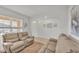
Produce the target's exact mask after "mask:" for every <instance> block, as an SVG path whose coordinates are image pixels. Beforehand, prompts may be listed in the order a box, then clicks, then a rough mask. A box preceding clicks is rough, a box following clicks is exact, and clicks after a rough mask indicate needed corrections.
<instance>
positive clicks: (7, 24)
mask: <svg viewBox="0 0 79 59" xmlns="http://www.w3.org/2000/svg"><path fill="white" fill-rule="evenodd" d="M0 27H10V21H9V20H2V19H0Z"/></svg>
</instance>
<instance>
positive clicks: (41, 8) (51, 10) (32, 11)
mask: <svg viewBox="0 0 79 59" xmlns="http://www.w3.org/2000/svg"><path fill="white" fill-rule="evenodd" d="M3 7H6V8H8V9H11V10H13V11H16V12H19V13H21V14H23V15H26V16H30V17H38V16H53V15H54V16H57V15H58V16H59V15H60V14H61V13H64V12H68V8H69V6H68V5H4V6H3Z"/></svg>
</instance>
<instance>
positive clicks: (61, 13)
mask: <svg viewBox="0 0 79 59" xmlns="http://www.w3.org/2000/svg"><path fill="white" fill-rule="evenodd" d="M55 9H56V10H55ZM51 13H52V16H51V17H49V16H48V17H49V18H51V20H50V21H51V22H52V23H53V22H57V24H58V27H57V28H54V29H51V30H48V31H45V30H44V28H43V26H42V25H41V24H40V25H39V24H38V23H37V24H36V27H34V25H33V24H32V25H31V27H32V35H34V36H40V37H47V38H48V37H54V38H57V37H58V36H59V35H60V34H61V33H66V34H68V31H69V23H68V22H69V18H68V9H66V8H62V7H61V8H55V7H54V10H52V11H51ZM48 15H49V14H48ZM42 17H43V16H40V17H36V18H34V19H32V21H35V20H36V21H42V20H44V18H42ZM38 19H39V20H38ZM48 20H49V19H48ZM32 21H31V22H32ZM44 22H45V20H44ZM40 29H41V31H40ZM34 32H35V33H34ZM48 34H49V35H48Z"/></svg>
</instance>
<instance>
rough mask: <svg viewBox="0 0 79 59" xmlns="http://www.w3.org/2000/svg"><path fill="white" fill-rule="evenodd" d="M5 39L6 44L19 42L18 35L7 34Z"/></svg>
mask: <svg viewBox="0 0 79 59" xmlns="http://www.w3.org/2000/svg"><path fill="white" fill-rule="evenodd" d="M3 37H4V40H5V41H6V42H16V41H18V40H19V39H18V35H17V33H8V34H5V35H4V36H3Z"/></svg>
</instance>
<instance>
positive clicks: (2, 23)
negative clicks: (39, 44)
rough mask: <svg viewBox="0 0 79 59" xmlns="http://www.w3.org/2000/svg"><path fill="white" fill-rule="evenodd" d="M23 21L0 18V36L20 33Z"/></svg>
mask: <svg viewBox="0 0 79 59" xmlns="http://www.w3.org/2000/svg"><path fill="white" fill-rule="evenodd" d="M22 26H23V21H22V20H18V19H14V20H12V19H6V18H5V19H2V18H0V34H5V33H9V32H20V31H22Z"/></svg>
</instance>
